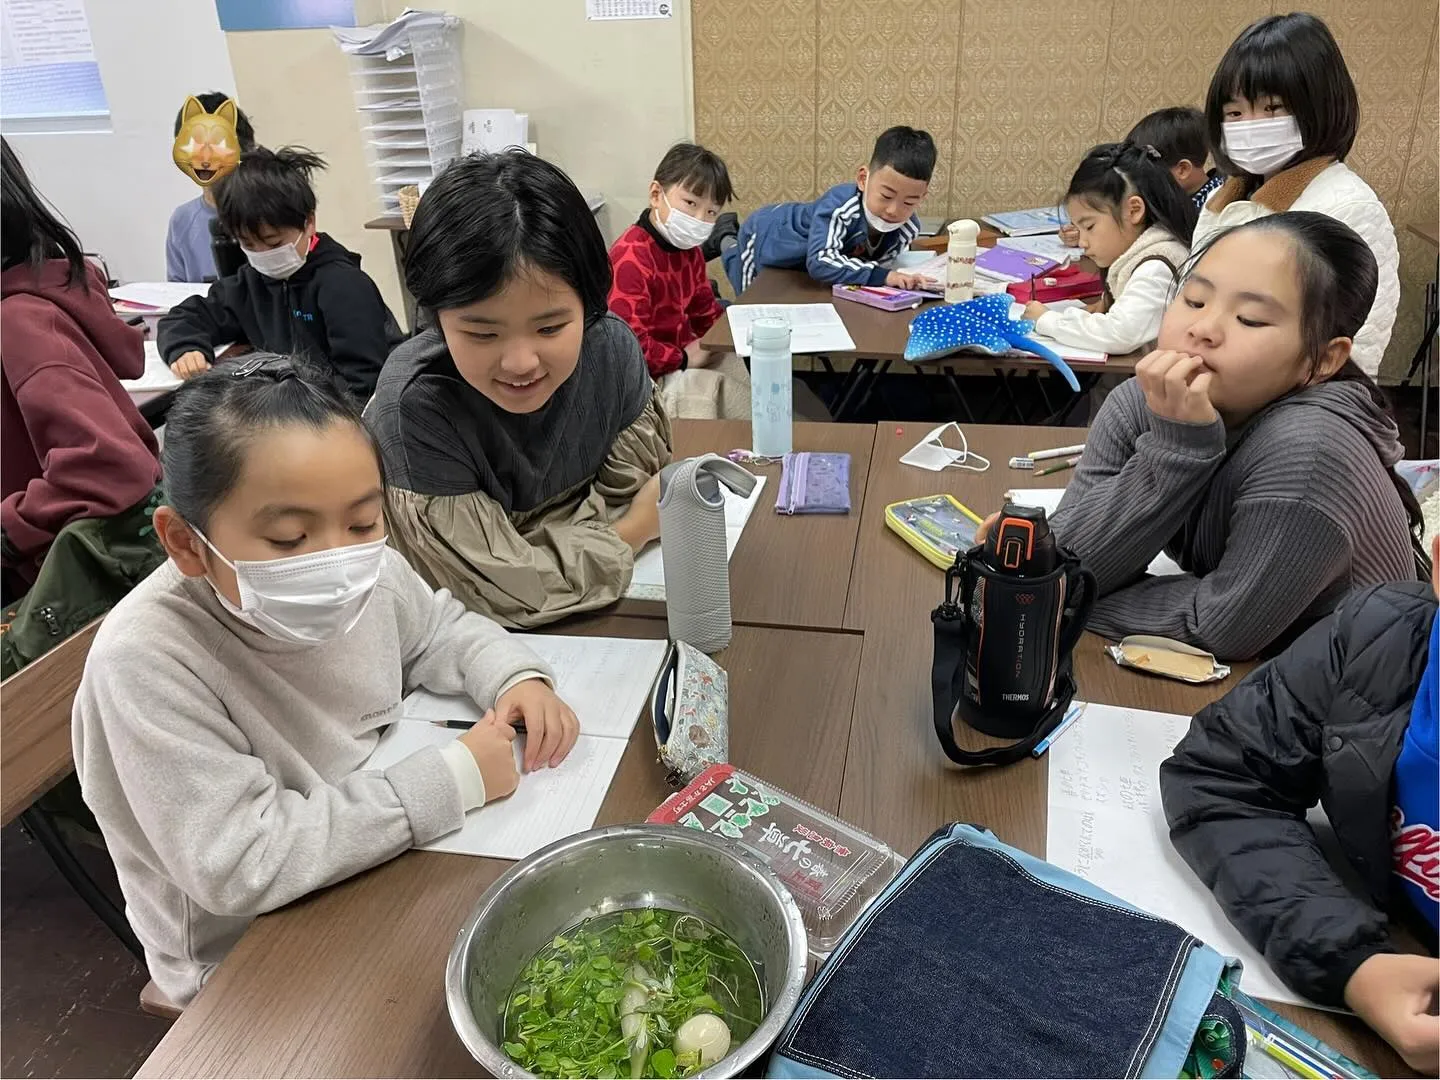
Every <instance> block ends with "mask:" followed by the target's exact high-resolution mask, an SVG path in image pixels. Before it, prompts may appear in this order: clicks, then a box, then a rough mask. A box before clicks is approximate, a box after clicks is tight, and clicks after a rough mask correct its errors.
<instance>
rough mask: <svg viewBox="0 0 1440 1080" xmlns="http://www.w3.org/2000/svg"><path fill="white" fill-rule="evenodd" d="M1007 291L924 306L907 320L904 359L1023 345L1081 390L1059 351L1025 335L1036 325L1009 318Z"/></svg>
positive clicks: (996, 351)
mask: <svg viewBox="0 0 1440 1080" xmlns="http://www.w3.org/2000/svg"><path fill="white" fill-rule="evenodd" d="M1011 303H1012V301H1011V299H1010V294H1009V293H994V294H992V295H990V296H978V297H976V298H975V299H974V300H966V301H965V302H964V303H962V304H941V305H939V306H937V307H932V308H926V309H925V310H924V311H922V312H920V314H919V315H916V316H915V318H914V320H913V321H912V322H911V323H910V340H909V341H907V342H906V343H905V359H906V360H909V361H912V362H913V361H918V360H936V359H939V358H940V357H942V356H948V355H950V354H951V353H953V352H958V351H959V350H960V349H975V350H978V351H980V352H986V353H990V354H991V355H992V356H998V355H999V354H1001V353H1006V352H1010V351H1011V350H1012V349H1023V350H1024V351H1025V352H1028V353H1034V354H1035V355H1036V356H1039V357H1042V358H1044V359H1046V360H1048V361H1050V366H1051V367H1053V368H1054V369H1055V370H1056V371H1058V372H1059V373H1060V374H1061V375H1062V376H1064V378H1065V381H1066V382H1067V383H1069V384H1070V389H1071V390H1074V391H1075V392H1076V393H1079V392H1080V382H1079V380H1078V379H1076V378H1075V372H1073V371H1071V370H1070V365H1069V364H1067V363H1066V362H1065V361H1064V360H1063V359H1061V357H1060V355H1059V354H1058V353H1056V352H1054V351H1053V350H1051V349H1047V348H1046V347H1045V346H1044V345H1041V344H1040V343H1039V342H1038V341H1035V340H1033V339H1031V338H1030V337H1028V336H1026V335H1028V334H1029V333H1030V332H1031V331H1033V330H1034V329H1035V324H1034V323H1033V322H1031V321H1030V320H1029V319H1012V318H1010V305H1011Z"/></svg>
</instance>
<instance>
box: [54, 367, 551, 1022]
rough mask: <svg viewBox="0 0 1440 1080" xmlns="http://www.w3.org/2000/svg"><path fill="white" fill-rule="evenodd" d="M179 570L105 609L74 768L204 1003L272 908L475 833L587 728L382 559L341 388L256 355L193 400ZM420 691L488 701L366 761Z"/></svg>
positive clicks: (167, 537)
mask: <svg viewBox="0 0 1440 1080" xmlns="http://www.w3.org/2000/svg"><path fill="white" fill-rule="evenodd" d="M166 434H167V438H166V445H165V450H164V458H163V462H164V466H165V475H166V489H167V495H168V498H169V505H168V506H164V507H161V508H160V509H159V510H157V511H156V513H155V518H154V524H155V530H156V533H157V534H158V535H159V538H160V541H161V543H162V544H163V545H164V547H165V550H166V552H167V553H168V554H169V556H170V561H169V562H168V563H166V564H165V565H164V566H162V567H160V569H158V570H157V571H156V572H155V573H154V574H152V575H151V576H150V577H149V578H147V579H146V580H145V581H144V582H143V583H142V584H141V585H140V586H139V587H137V588H136V589H135V590H134V591H133V592H132V593H130V595H129V596H127V597H126V598H125V599H124V600H123V601H121V603H120V604H118V605H117V606H116V607H115V609H114V610H113V611H112V612H111V613H110V615H108V616H107V617H106V619H105V623H104V625H103V626H102V627H101V629H100V632H99V634H98V635H97V636H96V639H95V644H94V646H93V647H92V649H91V652H90V658H89V662H88V664H87V666H86V671H85V676H84V678H83V680H82V682H81V685H80V689H79V692H78V693H77V695H76V699H75V711H74V732H73V737H74V748H75V766H76V771H77V772H78V774H79V776H80V782H81V786H82V789H83V791H84V794H85V801H86V803H87V804H88V805H89V806H90V808H91V809H92V810H93V811H94V814H95V817H96V820H97V821H98V822H99V824H100V828H101V830H102V832H103V833H104V835H105V840H106V844H107V846H108V847H109V849H110V853H111V855H112V856H113V857H114V859H115V865H116V869H117V871H118V873H119V877H120V884H121V887H122V888H123V890H124V892H125V898H126V901H127V905H126V907H127V914H128V916H129V918H130V922H131V925H132V926H133V927H134V930H135V933H136V935H137V936H138V937H139V939H140V941H141V942H142V943H143V944H144V946H145V954H146V960H147V963H148V966H149V969H150V975H151V978H152V979H154V981H155V983H156V985H157V986H158V987H159V989H160V990H161V991H162V992H163V993H164V994H165V995H167V996H168V997H169V998H170V999H171V1000H172V1001H173V1002H175V1003H176V1004H178V1005H184V1004H186V1003H188V1001H189V1000H190V998H191V997H193V996H194V994H195V993H196V991H198V990H199V988H200V986H201V985H202V984H203V982H204V980H205V979H206V977H207V976H208V975H209V973H210V971H211V970H212V969H213V967H214V966H215V965H216V964H217V963H219V961H220V960H221V959H222V958H223V957H224V955H225V954H226V953H227V952H228V951H229V949H230V948H231V946H232V945H234V943H235V942H236V940H238V939H239V937H240V935H241V933H242V932H243V931H244V929H245V927H246V926H247V925H248V924H249V922H250V920H251V919H252V918H254V916H256V915H259V914H261V913H263V912H266V911H270V910H272V909H274V908H277V907H280V906H282V905H284V904H288V903H290V902H291V901H292V900H295V899H297V898H298V897H301V896H303V895H305V894H306V893H308V892H310V891H312V890H314V889H318V888H321V887H323V886H326V885H329V884H332V883H334V882H336V881H339V880H341V879H343V878H346V877H349V876H350V875H352V874H355V873H358V872H360V871H361V870H364V869H367V868H368V867H371V866H374V865H375V864H377V863H380V862H384V861H385V860H387V859H391V858H394V857H395V856H396V855H399V854H400V853H401V852H404V851H406V850H407V849H408V848H410V847H412V846H413V845H416V844H423V843H426V842H428V841H430V840H433V839H435V838H436V837H438V836H441V835H443V834H445V833H448V832H450V831H452V830H454V829H456V828H459V827H460V825H461V824H462V822H463V820H464V815H465V812H466V811H468V810H471V809H474V808H476V807H478V806H480V805H482V804H483V803H485V802H486V801H488V800H491V799H497V798H501V797H503V796H505V795H508V794H510V792H511V791H513V790H514V789H515V786H516V784H517V782H519V777H518V775H517V769H516V762H515V757H514V756H513V755H514V751H513V748H512V745H511V744H512V742H513V740H514V739H515V738H516V727H515V726H516V725H520V724H523V725H524V727H525V730H526V732H527V734H526V736H525V738H526V745H525V754H524V760H525V766H526V767H527V768H532V767H537V766H546V765H554V764H558V763H559V762H560V761H561V760H562V759H563V758H564V757H565V755H566V754H567V753H568V752H569V750H570V748H571V747H572V746H573V745H574V742H575V739H576V736H577V734H578V725H577V723H576V719H575V715H574V713H573V712H571V711H570V709H569V708H567V707H566V706H565V704H564V703H563V702H561V701H560V699H559V698H558V697H556V696H555V693H554V691H553V690H552V689H551V675H550V673H549V671H548V670H547V669H546V667H545V665H544V663H543V662H541V661H540V659H539V658H538V657H537V656H535V654H534V653H532V652H531V651H530V650H529V649H528V648H526V647H525V646H524V645H522V644H521V643H520V642H518V641H516V640H515V639H514V638H511V637H509V636H508V635H507V634H506V633H505V631H504V630H502V629H501V628H500V627H498V626H496V625H495V624H494V623H493V622H491V621H490V620H488V619H485V618H483V617H482V616H479V615H475V614H470V613H467V612H465V611H464V609H463V608H462V607H461V605H460V604H459V603H458V602H457V601H456V600H454V599H453V598H452V597H451V596H450V595H449V594H448V593H446V592H444V591H443V590H442V591H440V592H438V593H437V592H435V591H433V590H432V589H431V588H430V587H429V586H427V585H426V584H425V583H424V582H423V581H422V580H421V579H420V577H419V576H418V575H417V574H416V573H415V572H414V571H413V570H412V569H411V568H410V567H409V566H408V565H407V564H406V563H405V561H404V560H403V559H402V558H401V557H400V555H399V554H398V553H396V552H395V551H394V550H393V549H390V548H387V547H386V546H385V524H384V518H383V513H382V511H383V501H384V493H383V481H382V477H381V471H380V464H379V458H378V455H377V453H376V449H375V446H374V444H373V442H372V440H371V438H370V436H369V434H368V433H367V432H366V430H365V428H364V426H363V424H362V423H361V421H360V418H359V416H358V414H357V413H356V412H355V410H354V407H353V406H352V405H351V404H350V403H349V401H348V400H347V399H346V396H345V394H344V393H343V391H341V390H340V389H339V388H338V387H336V386H335V385H334V384H333V383H332V382H330V381H329V380H328V379H326V378H325V377H324V376H318V377H317V376H314V375H311V374H307V373H303V372H301V371H300V370H299V369H298V368H297V366H296V364H295V363H294V362H293V361H291V360H288V359H285V358H283V357H276V356H270V355H266V354H260V355H258V356H256V357H247V358H246V360H245V362H243V363H242V364H238V365H227V366H222V367H220V368H217V369H216V370H214V371H212V372H209V373H207V374H204V375H201V376H199V377H197V378H196V379H195V380H193V381H192V382H190V383H188V384H187V385H186V386H185V387H183V388H182V389H181V390H180V392H179V394H178V395H177V398H176V402H175V405H174V407H173V408H172V409H171V412H170V415H169V418H168V423H167V432H166ZM417 687H424V688H426V689H429V690H432V691H435V692H437V693H441V694H466V695H468V696H470V697H471V698H473V699H474V700H475V701H476V702H477V703H478V704H479V705H481V706H482V707H484V708H486V709H489V710H491V711H490V712H489V713H488V714H487V716H486V718H485V720H483V721H482V722H481V723H479V724H477V725H475V726H474V727H472V728H471V729H470V730H469V731H467V732H466V733H465V734H463V735H461V736H460V737H459V738H458V739H457V740H456V741H455V742H453V743H450V744H447V745H445V746H444V747H443V749H438V750H437V749H434V748H427V749H425V750H421V751H418V752H416V753H415V754H412V755H411V756H410V757H408V758H405V759H404V760H402V761H400V762H399V763H398V764H396V765H393V766H391V767H390V768H388V769H385V770H383V771H379V770H375V771H371V770H363V769H362V768H361V766H362V765H363V763H364V762H365V760H366V759H367V758H368V757H369V755H370V753H371V751H372V750H374V748H375V745H376V742H377V740H378V739H379V737H380V734H381V732H382V731H383V730H384V728H385V727H386V726H387V724H388V723H389V722H390V721H391V720H393V719H395V718H396V717H397V716H398V715H399V713H400V701H401V698H402V697H403V696H404V695H405V693H407V692H408V691H410V690H412V689H414V688H417Z"/></svg>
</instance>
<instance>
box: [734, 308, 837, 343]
mask: <svg viewBox="0 0 1440 1080" xmlns="http://www.w3.org/2000/svg"><path fill="white" fill-rule="evenodd" d="M725 316H726V318H728V319H729V320H730V336H731V337H732V338H734V340H735V352H736V353H737V354H738V355H740V356H749V355H750V326H751V324H752V323H754V322H755V320H756V319H782V320H784V321H785V322H787V323H789V324H790V352H791V354H799V353H836V352H854V351H855V339H854V338H852V337H851V336H850V331H849V330H847V329H845V322H844V320H843V319H841V318H840V313H839V312H838V311H836V310H835V305H834V304H743V303H742V304H731V305H730V306H729V307H728V308H726V309H725Z"/></svg>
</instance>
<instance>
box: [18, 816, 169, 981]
mask: <svg viewBox="0 0 1440 1080" xmlns="http://www.w3.org/2000/svg"><path fill="white" fill-rule="evenodd" d="M20 822H21V824H22V825H24V827H25V831H26V832H28V833H29V834H30V835H31V836H33V837H34V838H35V842H36V843H37V844H39V845H40V846H41V847H42V848H44V849H45V853H46V854H47V855H49V856H50V858H51V860H52V861H53V862H54V863H55V868H56V869H57V870H59V871H60V876H61V877H63V878H64V879H65V880H66V881H68V882H69V883H70V887H71V888H73V889H74V890H75V891H76V892H77V893H79V894H80V899H82V900H84V901H85V903H86V904H87V905H88V906H89V908H90V910H91V911H93V912H94V913H95V914H96V915H97V916H98V917H99V919H100V921H101V922H103V923H104V924H105V925H106V926H108V927H109V928H110V932H111V933H112V934H114V935H115V936H116V937H117V938H119V939H120V944H122V945H124V946H125V948H126V949H127V950H128V951H129V953H130V955H131V956H133V957H135V959H136V961H138V962H139V964H140V967H141V968H142V969H143V968H144V967H145V950H144V949H143V948H141V946H140V939H139V938H137V937H136V936H135V931H133V930H131V929H130V921H129V920H128V919H126V918H125V912H123V911H121V910H120V909H119V908H118V907H116V906H115V903H114V901H112V900H111V899H110V897H108V896H106V895H105V890H104V889H102V888H100V886H99V884H97V883H96V881H95V879H94V878H92V877H91V876H90V872H89V871H88V870H86V869H85V867H83V866H81V865H80V860H79V859H77V858H76V857H75V853H74V852H73V851H71V850H70V846H69V845H68V844H67V843H65V838H64V837H63V836H61V835H60V830H59V829H57V828H56V827H55V822H54V821H53V820H52V819H51V817H50V815H49V814H47V813H46V812H45V811H44V810H42V809H41V808H40V807H38V806H32V807H30V809H28V810H26V811H24V812H22V813H21V815H20Z"/></svg>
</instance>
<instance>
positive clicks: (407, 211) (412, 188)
mask: <svg viewBox="0 0 1440 1080" xmlns="http://www.w3.org/2000/svg"><path fill="white" fill-rule="evenodd" d="M395 195H396V197H397V198H399V200H400V218H401V220H402V221H404V222H405V228H407V229H408V228H410V222H411V221H413V220H414V219H415V208H416V207H417V206H419V205H420V187H419V185H417V184H407V185H406V186H405V187H402V188H401V189H400V190H399V191H397V192H395Z"/></svg>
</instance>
